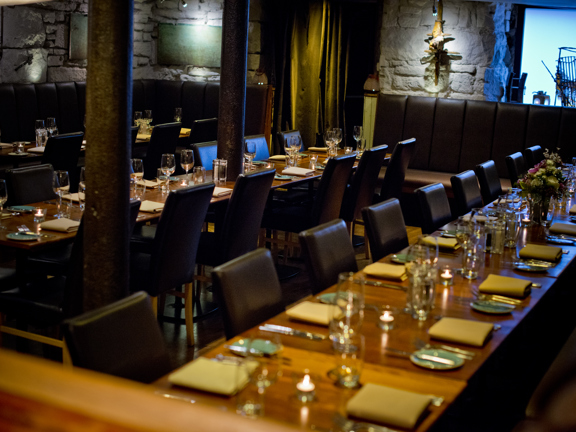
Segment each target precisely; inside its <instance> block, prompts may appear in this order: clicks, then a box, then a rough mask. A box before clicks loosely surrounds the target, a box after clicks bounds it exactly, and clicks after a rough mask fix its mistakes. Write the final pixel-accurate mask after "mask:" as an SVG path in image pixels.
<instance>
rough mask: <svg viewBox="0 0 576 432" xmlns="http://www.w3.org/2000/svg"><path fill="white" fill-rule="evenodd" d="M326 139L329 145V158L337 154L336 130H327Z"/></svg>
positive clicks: (327, 145)
mask: <svg viewBox="0 0 576 432" xmlns="http://www.w3.org/2000/svg"><path fill="white" fill-rule="evenodd" d="M324 140H325V142H326V147H328V159H330V158H332V157H334V156H336V155H335V154H334V153H336V152H335V150H336V139H335V138H334V131H326V133H324Z"/></svg>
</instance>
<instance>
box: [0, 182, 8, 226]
mask: <svg viewBox="0 0 576 432" xmlns="http://www.w3.org/2000/svg"><path fill="white" fill-rule="evenodd" d="M7 200H8V188H7V187H6V180H3V179H0V230H3V229H6V227H5V226H4V224H3V223H2V215H3V214H4V203H5V202H6V201H7Z"/></svg>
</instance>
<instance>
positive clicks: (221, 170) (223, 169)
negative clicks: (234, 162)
mask: <svg viewBox="0 0 576 432" xmlns="http://www.w3.org/2000/svg"><path fill="white" fill-rule="evenodd" d="M227 174H228V161H227V160H226V159H220V160H219V167H218V184H221V185H224V184H225V183H226V177H227Z"/></svg>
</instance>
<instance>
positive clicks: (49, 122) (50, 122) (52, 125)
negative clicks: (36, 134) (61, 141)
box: [46, 117, 58, 137]
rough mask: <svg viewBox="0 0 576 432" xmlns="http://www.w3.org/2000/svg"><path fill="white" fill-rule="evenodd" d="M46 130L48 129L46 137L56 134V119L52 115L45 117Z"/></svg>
mask: <svg viewBox="0 0 576 432" xmlns="http://www.w3.org/2000/svg"><path fill="white" fill-rule="evenodd" d="M46 130H47V131H48V137H53V136H54V135H58V127H57V126H56V119H55V118H54V117H48V118H47V119H46Z"/></svg>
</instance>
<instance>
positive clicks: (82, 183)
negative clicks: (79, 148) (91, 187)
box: [78, 167, 86, 210]
mask: <svg viewBox="0 0 576 432" xmlns="http://www.w3.org/2000/svg"><path fill="white" fill-rule="evenodd" d="M78 204H79V205H80V209H81V210H84V208H85V204H86V168H85V167H81V168H80V179H79V181H78Z"/></svg>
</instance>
